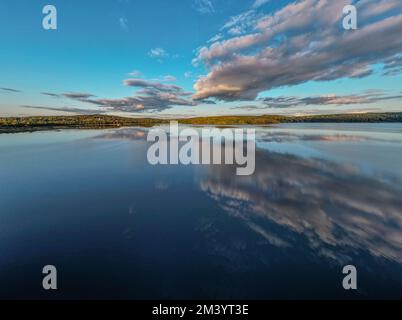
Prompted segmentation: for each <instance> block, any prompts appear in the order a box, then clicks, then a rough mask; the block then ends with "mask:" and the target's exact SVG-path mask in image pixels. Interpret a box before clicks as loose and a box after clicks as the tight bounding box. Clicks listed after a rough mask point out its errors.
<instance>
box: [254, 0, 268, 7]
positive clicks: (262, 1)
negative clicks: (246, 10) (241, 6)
mask: <svg viewBox="0 0 402 320" xmlns="http://www.w3.org/2000/svg"><path fill="white" fill-rule="evenodd" d="M270 1H271V0H255V2H254V4H253V6H252V7H253V8H254V9H257V8H259V7H261V6H263V5H264V4H266V3H268V2H270Z"/></svg>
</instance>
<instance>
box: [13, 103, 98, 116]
mask: <svg viewBox="0 0 402 320" xmlns="http://www.w3.org/2000/svg"><path fill="white" fill-rule="evenodd" d="M21 107H23V108H29V109H40V110H48V111H60V112H69V113H75V114H83V115H89V114H100V113H105V110H91V109H81V108H74V107H71V108H70V107H60V108H58V107H54V108H53V107H42V106H29V105H24V106H21Z"/></svg>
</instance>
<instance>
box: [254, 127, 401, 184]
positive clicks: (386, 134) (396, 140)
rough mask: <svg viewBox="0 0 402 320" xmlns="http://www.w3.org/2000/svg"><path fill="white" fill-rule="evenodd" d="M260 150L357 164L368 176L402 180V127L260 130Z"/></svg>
mask: <svg viewBox="0 0 402 320" xmlns="http://www.w3.org/2000/svg"><path fill="white" fill-rule="evenodd" d="M257 144H258V146H259V147H260V148H263V149H266V150H269V151H273V152H279V153H283V154H293V155H297V156H301V157H315V158H321V159H326V160H333V161H337V162H341V163H342V162H346V163H353V164H356V165H358V166H360V167H361V169H363V170H364V171H365V172H366V173H372V172H375V171H384V172H383V173H384V174H388V175H395V174H397V175H399V176H401V177H402V166H401V165H400V163H402V152H401V151H400V150H401V145H402V126H401V125H400V124H293V125H280V126H276V127H274V128H261V129H259V130H258V139H257Z"/></svg>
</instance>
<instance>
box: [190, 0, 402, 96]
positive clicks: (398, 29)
mask: <svg viewBox="0 0 402 320" xmlns="http://www.w3.org/2000/svg"><path fill="white" fill-rule="evenodd" d="M346 3H351V0H348V1H346V2H344V1H333V0H303V1H298V2H294V3H291V4H288V5H287V6H285V7H283V8H282V9H280V10H278V11H277V12H275V13H274V14H272V15H266V16H263V17H261V18H258V19H255V20H254V21H253V28H252V29H253V30H252V31H251V32H249V33H247V34H245V35H241V36H236V37H233V38H230V39H227V40H223V41H220V42H215V43H213V44H211V45H210V46H205V47H202V48H201V49H200V50H199V51H198V54H197V57H196V58H195V59H194V62H195V63H200V62H203V63H205V65H206V66H207V67H208V68H210V72H209V73H208V74H207V75H206V76H204V77H201V78H200V79H199V80H198V81H197V82H196V84H195V86H194V89H195V90H196V94H195V95H194V99H204V98H211V97H214V98H217V99H221V100H226V101H231V100H254V99H255V98H256V97H257V96H258V95H259V93H261V92H263V91H266V90H270V89H273V88H278V87H282V86H293V85H298V84H301V83H304V82H307V81H330V80H335V79H340V78H344V77H347V78H362V77H366V76H368V75H370V74H372V73H373V68H372V66H373V65H374V64H381V63H384V62H385V61H387V60H388V59H390V58H392V57H395V56H396V55H398V54H400V53H401V51H402V37H400V34H401V33H402V3H401V2H400V1H399V0H379V1H372V0H361V1H359V2H358V3H357V4H356V5H357V7H358V12H359V17H360V18H359V30H356V31H346V30H343V28H342V19H343V13H342V9H343V7H344V5H345V4H346Z"/></svg>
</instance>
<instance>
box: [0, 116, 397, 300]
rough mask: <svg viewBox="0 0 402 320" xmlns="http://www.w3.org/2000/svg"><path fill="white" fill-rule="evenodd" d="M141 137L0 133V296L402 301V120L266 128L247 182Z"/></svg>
mask: <svg viewBox="0 0 402 320" xmlns="http://www.w3.org/2000/svg"><path fill="white" fill-rule="evenodd" d="M145 138H146V131H145V129H141V128H130V129H119V130H105V131H84V130H82V131H79V130H73V131H60V132H55V131H53V132H37V133H19V134H8V135H7V134H6V135H4V134H3V135H0V298H77V299H79V298H114V299H117V298H126V299H127V298H128V299H157V298H158V299H165V298H168V299H169V298H175V299H182V298H184V299H191V298H224V299H231V298H249V299H252V298H257V299H272V298H387V297H388V298H402V183H401V182H402V165H401V164H402V125H401V124H347V125H346V124H344V125H343V124H342V125H341V124H300V125H299V124H298V125H295V124H294V125H280V126H274V127H268V128H259V129H258V132H257V146H258V149H257V153H256V172H255V174H254V175H253V176H250V177H238V176H236V174H235V167H232V166H187V167H185V166H156V167H153V166H150V165H149V164H148V162H147V159H146V152H147V148H148V145H147V143H146V141H145ZM48 264H52V265H55V266H56V267H57V269H58V276H59V277H58V278H59V290H58V291H57V292H44V291H43V290H42V287H41V284H42V273H41V272H42V268H43V266H44V265H48ZM347 264H353V265H355V266H356V267H357V269H358V286H359V290H357V291H353V292H346V291H344V290H343V288H342V278H343V275H342V267H343V266H345V265H347Z"/></svg>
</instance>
